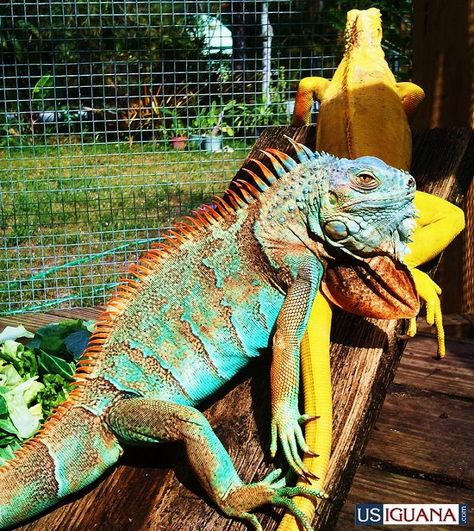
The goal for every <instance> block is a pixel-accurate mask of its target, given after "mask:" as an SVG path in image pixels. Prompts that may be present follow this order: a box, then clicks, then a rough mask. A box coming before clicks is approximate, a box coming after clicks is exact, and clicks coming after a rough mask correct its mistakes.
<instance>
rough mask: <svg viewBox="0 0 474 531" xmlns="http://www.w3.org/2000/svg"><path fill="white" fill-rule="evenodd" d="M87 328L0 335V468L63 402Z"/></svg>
mask: <svg viewBox="0 0 474 531" xmlns="http://www.w3.org/2000/svg"><path fill="white" fill-rule="evenodd" d="M93 326H94V323H93V322H91V321H87V322H83V321H80V320H77V319H69V320H66V321H63V322H60V323H55V324H51V325H47V326H44V327H42V328H40V329H39V330H38V331H37V332H36V334H34V335H33V334H31V332H28V331H27V330H26V329H25V328H24V327H23V326H21V325H20V326H16V327H11V326H10V327H6V328H5V329H4V330H3V332H1V333H0V465H1V464H2V463H3V462H5V461H7V460H8V459H11V458H12V457H13V456H14V452H15V451H16V450H17V449H18V448H19V447H20V446H21V443H22V442H23V441H24V440H25V439H27V438H29V437H31V436H33V435H34V434H35V433H36V431H37V430H38V428H39V427H40V425H41V423H42V422H43V421H44V420H46V419H47V417H48V416H50V415H51V413H52V411H53V410H54V408H55V407H56V406H57V405H59V404H60V403H61V402H64V401H65V400H66V399H67V397H68V394H69V391H70V382H71V381H72V379H73V375H74V372H75V368H76V361H77V360H78V358H79V357H80V356H81V355H82V353H83V351H84V349H85V348H86V346H87V343H88V341H89V337H90V335H91V333H92V330H93ZM23 338H28V339H30V341H29V342H28V343H26V345H24V344H23V343H21V342H19V341H17V340H18V339H23Z"/></svg>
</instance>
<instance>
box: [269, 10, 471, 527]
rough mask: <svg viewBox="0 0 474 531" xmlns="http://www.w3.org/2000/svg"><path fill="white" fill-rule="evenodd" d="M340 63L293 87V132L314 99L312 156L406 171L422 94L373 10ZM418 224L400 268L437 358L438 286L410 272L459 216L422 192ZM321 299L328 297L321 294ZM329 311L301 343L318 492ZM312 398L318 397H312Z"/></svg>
mask: <svg viewBox="0 0 474 531" xmlns="http://www.w3.org/2000/svg"><path fill="white" fill-rule="evenodd" d="M345 40H346V47H345V52H344V57H343V59H342V61H341V63H340V65H339V67H338V68H337V70H336V72H335V74H334V77H333V78H332V80H331V81H329V80H327V79H324V78H320V77H308V78H304V79H303V80H302V81H301V82H300V84H299V87H298V92H297V95H296V104H295V111H294V114H293V120H292V125H297V126H300V125H307V124H308V123H309V120H310V114H311V108H312V106H313V100H318V101H319V102H320V110H319V116H318V123H317V141H316V149H317V150H318V151H326V152H328V153H331V154H333V155H337V156H338V157H347V158H357V157H361V156H364V155H372V156H376V157H379V158H380V159H382V160H384V161H385V162H386V163H387V164H390V165H392V166H394V167H396V168H401V169H405V170H407V169H408V168H409V167H410V163H411V156H412V140H411V132H410V127H409V125H408V117H409V116H410V115H411V114H412V113H413V111H414V110H415V109H416V107H417V106H418V104H419V103H420V102H421V101H422V100H423V98H424V92H423V90H422V89H421V88H420V87H418V86H417V85H415V84H413V83H397V81H396V79H395V77H394V75H393V74H392V72H391V70H390V68H389V66H388V64H387V62H386V60H385V57H384V52H383V50H382V46H381V40H382V25H381V17H380V11H379V10H378V9H375V8H371V9H368V10H366V11H359V10H356V9H354V10H352V11H349V12H348V14H347V24H346V32H345ZM415 206H416V207H417V209H418V214H419V218H418V220H417V228H416V230H415V232H414V234H413V236H412V239H413V243H412V244H411V245H410V246H409V247H410V249H411V254H409V255H408V256H407V257H406V259H405V262H406V263H407V265H409V266H410V267H411V268H412V274H413V277H414V280H415V284H416V287H417V290H418V294H419V295H420V297H421V299H423V300H424V301H425V302H426V314H427V322H428V323H429V324H433V323H435V324H436V327H437V331H438V355H439V356H440V357H442V356H444V352H445V348H444V332H443V326H442V314H441V305H440V301H439V294H440V289H439V287H438V286H437V285H436V284H435V283H434V282H433V281H432V280H431V279H430V278H429V277H428V276H427V275H426V274H425V273H423V272H422V271H420V270H418V269H416V266H418V265H420V264H422V263H425V262H427V261H429V260H431V259H432V258H434V257H435V256H436V255H438V254H439V253H440V252H441V251H442V250H443V249H444V248H445V247H446V246H447V245H448V244H449V243H450V242H451V241H452V240H453V239H454V238H455V237H456V235H457V234H459V232H461V230H462V229H463V228H464V214H463V212H462V210H460V209H459V208H457V207H456V206H454V205H452V204H451V203H448V202H447V201H444V200H442V199H440V198H438V197H435V196H433V195H430V194H426V193H424V192H416V195H415ZM326 295H327V294H326ZM331 314H332V312H331V307H330V303H329V302H328V300H327V298H326V297H325V296H324V295H322V294H321V293H319V294H318V296H317V297H316V301H315V304H314V306H313V310H312V313H311V316H310V320H309V324H308V333H307V334H306V335H305V337H304V340H303V343H302V369H303V386H304V397H305V412H306V413H307V414H311V415H317V416H319V420H318V421H317V422H315V423H311V424H309V425H308V426H307V427H306V441H307V443H308V444H309V446H310V447H311V448H314V449H315V450H316V451H317V452H318V454H319V457H317V458H314V457H307V458H306V459H305V465H306V466H307V467H308V468H309V470H311V472H312V473H314V474H315V475H316V476H318V478H319V480H316V481H314V480H312V481H311V484H312V485H313V486H314V487H316V488H322V485H323V484H324V478H325V475H326V471H327V467H328V463H329V455H330V451H331V439H332V399H331V379H330V367H329V332H330V327H331ZM415 323H416V321H415V320H414V319H412V320H411V323H410V328H409V334H410V335H414V334H415V331H416V325H415ZM316 394H317V396H316ZM297 505H298V507H299V508H300V509H302V510H304V511H305V512H306V514H308V516H309V517H312V516H313V514H314V506H313V504H312V503H311V501H309V500H307V499H302V498H299V499H297ZM296 529H298V527H297V525H296V523H295V520H294V518H293V517H292V516H291V515H285V517H284V518H283V520H282V523H281V524H280V527H279V531H290V530H296Z"/></svg>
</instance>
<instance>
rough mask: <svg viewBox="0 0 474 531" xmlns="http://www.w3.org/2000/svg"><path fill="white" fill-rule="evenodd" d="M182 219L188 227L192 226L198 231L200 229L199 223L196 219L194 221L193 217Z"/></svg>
mask: <svg viewBox="0 0 474 531" xmlns="http://www.w3.org/2000/svg"><path fill="white" fill-rule="evenodd" d="M183 219H185V220H186V221H188V222H189V223H190V225H194V226H195V227H196V229H197V230H198V231H199V230H201V229H202V224H201V222H200V221H199V220H198V219H196V218H195V217H193V216H184V218H183Z"/></svg>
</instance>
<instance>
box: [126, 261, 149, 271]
mask: <svg viewBox="0 0 474 531" xmlns="http://www.w3.org/2000/svg"><path fill="white" fill-rule="evenodd" d="M132 268H133V269H134V270H135V271H138V272H139V273H142V274H143V275H149V274H150V273H151V272H152V271H151V270H150V269H149V268H148V267H146V266H145V265H143V264H142V261H141V260H140V261H139V262H137V263H136V264H133V265H131V266H130V269H132Z"/></svg>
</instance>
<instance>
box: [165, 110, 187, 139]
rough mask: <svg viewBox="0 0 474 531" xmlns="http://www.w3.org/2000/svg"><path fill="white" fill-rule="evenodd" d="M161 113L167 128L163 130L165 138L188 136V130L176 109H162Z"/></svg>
mask: <svg viewBox="0 0 474 531" xmlns="http://www.w3.org/2000/svg"><path fill="white" fill-rule="evenodd" d="M161 113H162V115H163V117H164V118H165V128H164V130H163V134H164V136H165V138H168V137H171V138H173V137H177V136H186V133H187V128H186V126H185V125H184V122H183V120H182V118H181V116H180V115H179V114H178V111H177V110H176V109H173V108H170V107H161Z"/></svg>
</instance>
